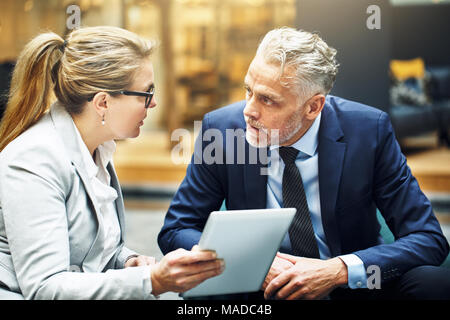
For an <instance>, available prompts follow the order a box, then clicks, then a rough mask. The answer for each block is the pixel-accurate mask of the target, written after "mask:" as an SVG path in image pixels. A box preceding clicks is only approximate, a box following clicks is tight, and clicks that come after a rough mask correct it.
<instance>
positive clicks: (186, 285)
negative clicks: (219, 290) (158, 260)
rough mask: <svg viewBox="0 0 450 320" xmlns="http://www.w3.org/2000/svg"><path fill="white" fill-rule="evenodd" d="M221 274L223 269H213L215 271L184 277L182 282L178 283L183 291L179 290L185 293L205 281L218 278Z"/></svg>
mask: <svg viewBox="0 0 450 320" xmlns="http://www.w3.org/2000/svg"><path fill="white" fill-rule="evenodd" d="M222 272H223V269H219V270H217V269H215V270H210V271H206V272H202V273H198V274H194V275H191V276H188V277H185V278H184V279H183V280H182V281H180V282H179V283H180V285H181V286H183V289H181V291H187V290H189V289H191V288H193V287H196V286H197V285H199V284H200V283H202V282H203V281H205V280H207V279H209V278H212V277H215V276H218V275H219V274H221V273H222Z"/></svg>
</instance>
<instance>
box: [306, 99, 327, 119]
mask: <svg viewBox="0 0 450 320" xmlns="http://www.w3.org/2000/svg"><path fill="white" fill-rule="evenodd" d="M307 103H308V106H307V108H308V109H307V110H308V111H307V113H306V118H307V119H308V120H311V121H313V120H315V119H316V118H317V116H318V115H319V114H320V113H321V112H322V110H323V106H324V105H325V96H324V95H323V94H316V95H315V96H314V97H312V98H311V99H309V101H308V102H307Z"/></svg>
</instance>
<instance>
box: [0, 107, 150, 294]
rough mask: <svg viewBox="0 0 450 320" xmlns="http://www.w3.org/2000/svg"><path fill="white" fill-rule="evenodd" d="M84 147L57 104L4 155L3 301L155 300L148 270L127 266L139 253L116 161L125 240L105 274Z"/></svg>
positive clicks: (0, 186)
mask: <svg viewBox="0 0 450 320" xmlns="http://www.w3.org/2000/svg"><path fill="white" fill-rule="evenodd" d="M79 150H80V148H79V145H78V141H77V137H76V132H75V128H74V127H73V124H72V118H71V116H70V115H69V114H68V113H67V112H66V111H65V109H64V107H62V106H61V105H60V104H59V103H55V104H53V105H52V107H51V109H50V112H48V113H47V114H46V115H45V116H44V117H43V118H42V119H41V120H39V121H38V122H37V123H36V124H35V125H34V126H32V127H31V128H29V129H28V130H26V131H25V132H24V133H23V134H21V135H20V136H19V137H18V138H16V139H15V140H14V141H12V142H11V143H10V144H9V145H8V146H7V147H6V148H5V149H4V150H3V151H2V152H1V153H0V299H2V298H3V299H7V298H12V299H16V298H18V297H21V296H22V297H24V298H25V299H152V298H154V296H152V295H151V294H150V292H151V284H150V287H149V281H144V279H145V277H150V273H149V272H148V274H145V270H148V268H146V267H133V268H126V269H123V267H124V263H125V259H126V258H127V257H129V256H130V255H131V254H135V252H133V251H131V250H129V249H127V248H125V247H124V245H123V241H124V239H123V234H124V231H125V226H124V205H123V199H122V194H121V189H120V186H119V182H118V180H117V175H116V173H115V171H114V167H113V165H112V164H111V163H109V165H108V170H109V173H110V175H111V186H112V187H114V188H115V189H116V190H117V193H118V195H119V196H118V198H117V200H116V207H117V212H118V218H119V223H120V227H121V231H122V239H121V245H120V247H119V249H118V250H117V252H116V254H115V255H114V257H113V258H112V259H111V260H110V261H109V263H108V265H107V266H106V268H105V270H103V272H98V271H99V270H98V268H99V265H100V260H101V257H102V250H103V242H104V241H103V239H104V235H105V234H104V233H105V230H104V228H103V221H102V215H101V213H100V211H99V210H98V208H97V205H96V203H95V201H93V196H92V195H93V190H92V187H91V185H90V182H89V179H88V176H87V173H86V169H85V167H84V164H83V160H82V157H81V153H80V151H79ZM115 269H119V270H115ZM144 283H145V284H144Z"/></svg>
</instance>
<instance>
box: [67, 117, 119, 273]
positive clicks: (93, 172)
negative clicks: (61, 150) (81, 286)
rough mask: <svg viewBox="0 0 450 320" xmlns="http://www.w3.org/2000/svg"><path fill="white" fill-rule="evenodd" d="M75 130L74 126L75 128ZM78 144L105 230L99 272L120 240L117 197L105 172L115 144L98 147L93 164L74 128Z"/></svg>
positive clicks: (108, 143)
mask: <svg viewBox="0 0 450 320" xmlns="http://www.w3.org/2000/svg"><path fill="white" fill-rule="evenodd" d="M74 126H75V124H74ZM75 128H76V126H75ZM76 132H77V136H78V139H79V141H78V143H79V145H80V147H81V150H80V151H81V154H82V158H83V161H84V165H85V167H86V170H87V174H88V178H89V180H90V182H91V186H92V189H93V192H94V197H95V199H94V201H96V203H97V205H98V208H99V210H100V213H101V215H102V218H103V226H104V228H105V233H104V235H105V238H104V244H105V247H104V250H103V256H102V259H101V263H100V267H99V270H98V271H99V272H101V271H103V269H104V268H105V267H106V265H107V264H108V262H109V260H111V258H112V257H113V256H114V254H115V253H116V251H117V249H118V247H119V244H120V238H121V231H120V224H119V218H118V215H117V208H116V203H115V201H116V199H117V197H118V195H117V191H116V189H114V188H113V187H111V186H110V184H111V176H110V175H109V172H108V170H107V165H108V163H109V162H112V157H113V154H114V152H115V150H116V143H115V142H114V141H113V140H111V141H107V142H105V143H103V144H101V145H99V146H98V148H97V150H96V151H95V153H94V157H95V162H94V159H93V158H92V156H91V154H90V152H89V150H88V148H87V146H86V144H85V143H84V141H83V139H82V138H81V135H80V132H79V131H78V129H77V128H76Z"/></svg>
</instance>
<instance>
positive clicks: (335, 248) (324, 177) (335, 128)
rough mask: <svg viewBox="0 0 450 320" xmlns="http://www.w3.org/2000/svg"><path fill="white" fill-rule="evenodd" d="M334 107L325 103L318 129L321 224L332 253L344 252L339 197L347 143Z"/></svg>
mask: <svg viewBox="0 0 450 320" xmlns="http://www.w3.org/2000/svg"><path fill="white" fill-rule="evenodd" d="M343 137H344V134H343V132H342V129H341V127H340V125H339V121H338V118H337V115H336V113H335V111H334V110H333V109H332V107H331V106H330V105H329V104H328V103H326V104H325V107H324V109H323V111H322V119H321V124H320V129H319V191H320V207H321V214H322V225H323V229H324V232H325V236H326V238H327V243H328V246H329V248H330V251H331V254H332V255H333V256H336V255H339V254H340V253H341V242H340V238H341V237H340V235H339V228H338V224H337V221H336V214H335V210H336V201H337V195H338V192H339V183H340V181H341V175H342V168H343V164H344V158H345V151H346V148H347V144H346V143H345V142H342V138H343Z"/></svg>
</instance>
